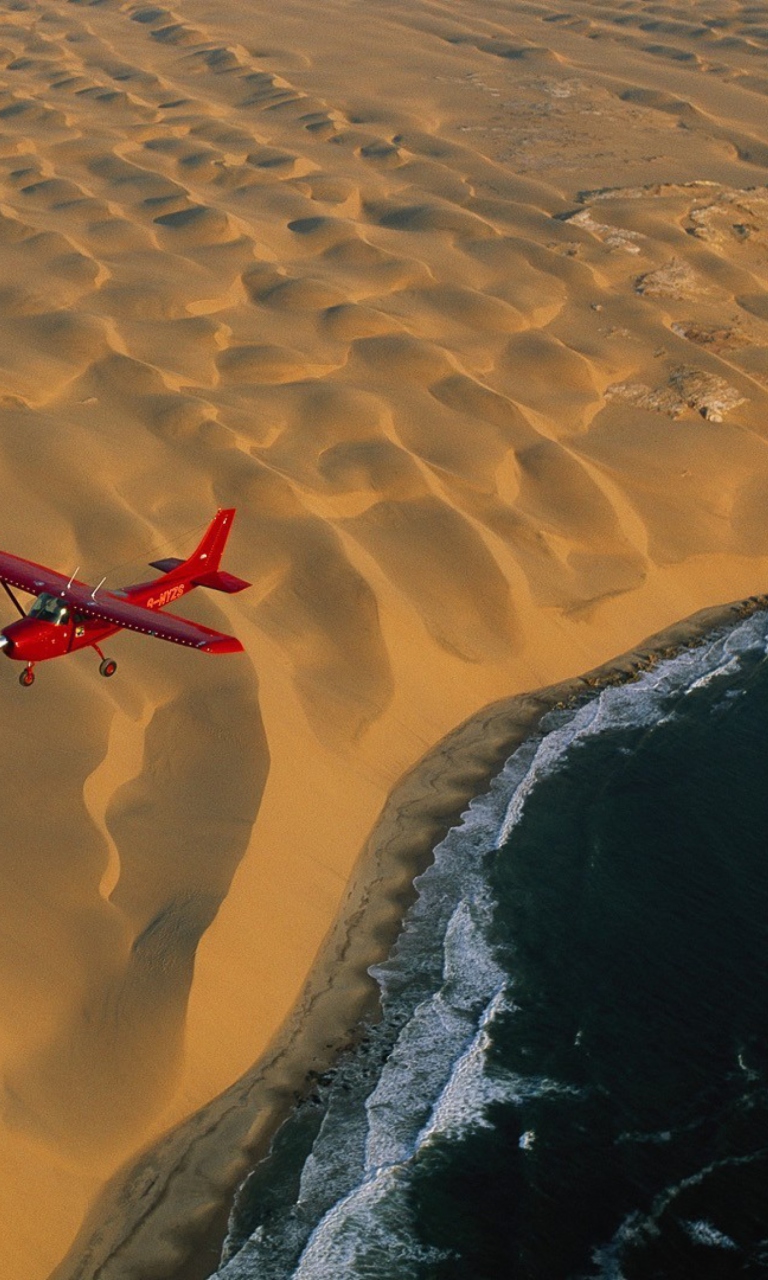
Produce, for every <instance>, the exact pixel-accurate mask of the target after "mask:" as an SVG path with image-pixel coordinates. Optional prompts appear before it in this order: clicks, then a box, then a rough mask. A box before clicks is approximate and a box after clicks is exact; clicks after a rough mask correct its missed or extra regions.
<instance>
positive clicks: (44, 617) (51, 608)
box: [27, 593, 69, 626]
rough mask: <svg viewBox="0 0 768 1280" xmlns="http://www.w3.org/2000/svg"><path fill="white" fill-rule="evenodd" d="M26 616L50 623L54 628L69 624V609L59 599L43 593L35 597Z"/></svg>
mask: <svg viewBox="0 0 768 1280" xmlns="http://www.w3.org/2000/svg"><path fill="white" fill-rule="evenodd" d="M27 616H28V617H30V618H40V619H41V621H43V622H52V623H53V624H54V625H55V626H62V625H63V623H65V622H69V607H68V606H67V605H66V604H65V602H64V601H63V600H62V599H60V597H58V596H49V595H47V594H46V593H43V595H41V596H38V597H37V599H36V601H35V603H34V604H33V605H32V608H31V609H30V611H29V613H28V615H27Z"/></svg>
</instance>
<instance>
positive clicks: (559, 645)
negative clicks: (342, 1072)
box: [0, 0, 768, 1280]
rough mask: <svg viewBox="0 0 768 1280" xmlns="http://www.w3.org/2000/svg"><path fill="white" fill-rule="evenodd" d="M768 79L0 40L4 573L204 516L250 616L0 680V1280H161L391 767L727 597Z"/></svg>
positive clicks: (393, 8)
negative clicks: (22, 562) (104, 662)
mask: <svg viewBox="0 0 768 1280" xmlns="http://www.w3.org/2000/svg"><path fill="white" fill-rule="evenodd" d="M766 46H768V8H766V7H763V6H760V5H754V4H751V5H747V4H742V3H740V2H739V0H730V2H729V0H713V2H712V3H706V0H705V2H703V3H700V4H697V5H696V6H695V7H693V9H692V7H691V6H690V5H683V4H681V3H678V4H677V5H674V4H668V5H663V4H659V5H653V6H649V5H648V4H645V3H641V2H640V0H626V2H619V0H616V2H615V3H610V2H609V3H601V4H596V3H595V4H590V3H588V2H587V0H577V2H576V3H573V4H569V3H566V4H565V5H564V6H563V7H556V6H553V5H551V4H546V3H525V4H520V5H514V6H510V5H509V4H504V5H502V4H496V3H493V2H492V0H482V2H480V0H478V3H476V4H474V5H473V6H459V5H458V4H441V3H428V2H427V0H412V2H411V3H408V4H399V3H396V2H393V3H385V2H384V0H381V2H378V0H374V2H373V3H367V4H365V5H361V4H356V3H352V2H351V0H347V2H341V0H338V2H337V0H329V3H328V4H326V5H323V6H322V7H321V8H318V7H317V6H309V5H306V4H304V3H303V2H302V0H295V2H294V3H287V4H281V5H280V6H276V5H266V4H262V3H260V0H248V3H247V4H246V3H244V2H243V0H230V3H228V4H227V5H226V6H224V5H219V6H213V5H211V4H208V3H206V2H205V0H181V3H180V4H179V5H178V6H176V8H174V9H172V10H171V9H165V8H161V7H160V6H159V5H158V6H150V5H141V4H130V3H128V4H121V3H119V2H118V0H102V2H96V3H92V4H85V3H77V2H75V0H70V2H66V0H46V3H42V2H40V3H28V2H27V0H15V2H14V3H13V4H11V5H9V6H7V7H6V9H5V10H4V12H3V14H2V16H1V17H0V67H2V74H1V75H0V337H1V339H2V341H0V511H2V520H1V521H0V525H1V526H2V527H1V529H0V534H1V536H0V545H2V546H3V547H4V548H5V549H7V550H9V551H12V552H14V553H16V554H18V555H22V556H27V557H28V558H30V559H34V560H39V561H42V562H43V563H46V564H50V565H52V566H54V567H56V568H57V569H61V570H64V569H70V570H73V569H75V567H76V566H80V576H81V577H84V578H87V579H88V580H90V581H92V582H97V581H98V580H99V578H101V576H102V575H103V574H104V573H107V575H108V578H107V583H108V585H109V586H119V585H121V584H122V583H124V582H129V581H131V580H135V579H140V578H142V577H145V576H147V569H146V562H147V561H149V560H152V559H155V558H157V557H158V556H159V555H178V554H184V553H185V552H188V551H189V550H190V549H191V548H192V546H193V545H194V543H195V541H196V540H197V537H198V536H199V531H200V526H203V525H204V524H205V523H206V522H207V521H208V519H209V518H210V517H211V515H212V514H213V511H214V510H215V509H216V507H217V506H219V505H226V506H229V505H232V506H236V507H237V509H238V515H237V520H236V522H235V526H234V531H233V535H232V538H231V542H230V547H229V549H228V553H227V559H226V567H227V568H229V569H230V570H231V571H232V572H234V573H237V574H240V575H242V576H243V577H246V578H248V579H249V580H250V581H252V582H253V583H254V586H253V589H252V590H251V591H249V592H246V593H243V594H242V595H239V596H236V597H233V598H225V597H222V596H213V595H209V596H208V597H207V599H206V600H202V599H201V600H200V601H199V602H198V600H197V598H195V599H193V601H192V602H190V604H189V613H190V615H192V614H194V616H196V617H198V618H199V619H200V620H201V621H203V622H206V623H208V624H209V625H213V626H219V627H222V628H223V629H225V630H230V629H231V630H232V631H233V632H235V633H236V634H237V635H239V636H240V638H241V639H242V640H243V643H244V644H245V647H246V654H245V655H243V656H240V657H226V658H218V659H216V660H214V659H212V658H208V657H203V656H202V655H196V654H189V653H187V652H186V651H184V650H182V649H178V648H177V647H175V646H170V645H162V644H159V643H157V644H155V643H149V642H147V641H145V640H143V639H141V638H139V637H129V636H123V637H120V638H118V639H117V640H116V641H114V642H113V644H112V645H111V646H110V651H111V653H113V655H114V657H115V658H117V659H118V661H119V664H120V670H119V673H118V676H117V677H116V678H115V679H114V680H113V681H110V682H109V683H108V684H107V683H106V682H102V681H100V680H99V678H98V674H97V670H96V667H97V663H96V661H95V660H91V659H90V658H89V657H88V656H87V655H80V656H78V657H73V658H72V659H71V660H69V661H68V662H62V663H57V664H55V665H52V666H50V667H43V668H41V669H40V670H39V673H38V680H37V683H36V685H35V687H34V689H32V690H30V691H28V692H22V691H21V690H20V689H19V686H18V684H17V683H16V679H15V676H16V674H17V669H16V667H15V666H14V665H13V664H11V663H3V664H2V670H0V677H2V678H1V679H0V713H1V714H2V722H3V734H2V738H0V761H1V763H2V776H3V779H4V787H3V799H2V812H1V819H2V820H1V821H0V875H1V877H2V881H1V882H2V895H1V897H2V904H3V905H2V908H1V910H2V931H0V977H1V978H2V981H0V1033H1V1036H2V1038H1V1039H0V1045H1V1046H2V1055H3V1074H2V1087H3V1095H2V1121H3V1126H4V1133H3V1146H4V1151H5V1153H6V1158H5V1161H4V1170H5V1172H4V1173H3V1175H2V1179H0V1205H1V1206H2V1211H3V1220H4V1223H5V1229H4V1232H3V1239H2V1241H0V1271H1V1272H2V1274H3V1276H7V1277H8V1280H17V1278H18V1280H21V1277H24V1280H44V1278H45V1277H46V1276H48V1275H49V1274H50V1273H51V1271H52V1270H53V1269H54V1268H56V1269H57V1276H58V1277H61V1278H62V1280H74V1278H75V1277H78V1278H79V1280H90V1277H91V1276H92V1275H93V1274H94V1270H95V1267H96V1265H97V1262H96V1261H95V1259H96V1258H97V1255H98V1265H99V1266H101V1267H103V1270H100V1271H99V1276H100V1278H101V1280H117V1278H118V1277H119V1278H120V1280H128V1277H129V1276H131V1277H134V1276H135V1277H137V1278H138V1277H142V1280H144V1278H145V1276H146V1275H148V1274H149V1270H150V1267H155V1268H156V1269H155V1270H154V1271H152V1274H153V1275H157V1276H158V1277H159V1276H161V1275H167V1276H169V1277H171V1276H173V1275H174V1274H175V1271H174V1268H176V1267H177V1264H178V1263H179V1261H180V1260H183V1258H184V1256H185V1254H186V1253H187V1252H188V1251H189V1249H190V1248H192V1247H193V1245H192V1244H190V1241H192V1240H194V1238H195V1236H194V1233H195V1230H197V1229H202V1227H203V1226H204V1225H205V1215H206V1214H207V1213H209V1212H211V1211H212V1210H211V1209H210V1204H211V1203H213V1201H215V1199H216V1196H217V1195H218V1196H221V1195H222V1194H223V1189H225V1188H226V1187H227V1186H228V1185H230V1184H231V1183H232V1182H233V1181H234V1180H235V1179H236V1177H237V1172H238V1170H239V1169H240V1168H242V1167H243V1165H244V1162H245V1158H246V1157H245V1155H244V1151H245V1149H246V1147H248V1146H249V1145H253V1143H254V1141H255V1140H256V1137H258V1132H259V1125H260V1124H262V1123H266V1122H265V1121H263V1119H262V1117H263V1115H266V1112H267V1110H268V1107H267V1102H266V1101H265V1099H264V1098H262V1099H261V1101H260V1102H259V1104H258V1105H256V1104H255V1103H254V1107H253V1113H252V1114H249V1115H245V1114H244V1112H245V1111H247V1108H248V1105H250V1104H248V1103H247V1101H246V1102H243V1103H242V1106H240V1104H238V1106H240V1110H239V1111H238V1112H237V1116H236V1118H235V1119H233V1118H232V1116H233V1110H232V1107H230V1108H229V1110H227V1106H225V1105H224V1104H223V1103H221V1102H219V1103H216V1102H212V1100H214V1099H215V1098H216V1097H217V1095H219V1094H220V1093H221V1092H222V1091H223V1090H227V1089H230V1087H231V1086H233V1085H235V1082H236V1081H237V1080H238V1079H239V1078H240V1077H241V1076H242V1075H243V1073H246V1072H248V1071H249V1069H251V1068H252V1066H253V1064H254V1063H255V1062H257V1061H258V1060H259V1058H260V1055H262V1054H263V1053H264V1051H265V1049H266V1048H267V1046H268V1045H269V1043H270V1041H271V1040H272V1037H273V1036H274V1035H275V1033H276V1032H277V1031H278V1029H279V1028H280V1026H281V1025H282V1024H283V1023H284V1021H285V1019H286V1017H287V1016H288V1014H289V1012H290V1010H291V1008H292V1007H293V1006H294V1004H295V1002H296V1000H297V999H298V998H299V996H300V993H301V992H302V989H303V987H304V983H305V980H306V978H307V975H308V972H309V970H310V968H311V965H312V961H313V958H314V956H315V955H316V953H317V951H318V948H319V947H320V946H321V944H322V943H323V939H324V937H325V935H326V934H327V931H328V930H329V928H330V926H331V924H332V922H333V920H334V918H335V917H336V915H337V912H338V909H339V906H340V904H341V903H342V901H343V899H344V895H345V886H346V885H347V882H348V879H349V876H350V873H351V870H352V868H353V866H354V864H355V861H356V858H357V855H358V853H359V851H360V849H361V848H362V847H363V845H364V844H365V842H366V839H367V837H368V835H369V833H370V831H371V829H372V828H373V826H374V823H375V822H376V818H377V815H378V814H379V812H380V810H381V809H382V806H383V804H384V802H385V800H386V797H387V795H388V794H389V792H390V790H391V789H392V788H393V786H394V785H395V784H396V783H397V780H398V779H399V778H400V777H401V775H402V774H403V773H404V772H405V771H406V770H408V769H409V768H411V766H413V764H414V763H415V762H416V761H417V760H418V759H419V758H420V757H422V756H423V755H424V753H425V752H428V751H429V750H430V749H431V748H433V747H434V745H435V744H436V743H437V742H438V741H439V740H440V739H441V738H442V737H443V736H444V735H445V734H447V733H448V732H449V731H450V730H451V729H452V728H453V727H454V726H455V725H457V724H458V723H459V722H460V721H462V720H463V719H465V718H466V717H467V716H471V715H473V714H474V713H476V712H477V711H478V710H479V709H480V708H482V707H483V706H484V705H485V704H487V703H489V702H491V701H493V700H494V699H498V698H501V697H505V696H507V695H510V694H514V693H517V692H520V691H523V690H526V689H534V688H537V687H539V686H541V685H544V684H551V683H553V682H555V681H558V680H563V679H565V678H567V677H569V676H572V675H573V674H574V673H576V672H578V671H581V670H585V669H587V668H589V667H592V666H595V665H596V664H598V663H601V662H603V661H605V660H606V659H607V658H608V657H610V655H611V654H614V653H617V652H621V651H622V650H625V649H628V648H630V647H631V646H632V645H634V644H636V643H637V642H638V640H640V638H641V637H642V636H644V635H646V634H648V633H649V632H651V631H654V630H657V629H659V628H661V627H663V626H666V625H668V624H669V623H670V622H671V621H673V620H674V619H676V618H679V617H681V616H683V615H685V614H688V613H690V612H692V611H693V610H696V609H699V608H702V607H704V606H707V605H711V604H715V603H717V602H718V601H720V600H725V599H732V598H735V597H740V596H748V595H750V594H753V593H756V592H761V591H763V590H764V588H765V585H766V582H767V581H768V520H766V514H765V513H766V499H768V450H767V449H766V426H765V424H766V422H768V415H767V414H766V408H767V407H768V347H767V344H768V302H767V301H766V292H765V288H766V281H767V280H768V190H767V189H766V186H765V184H766V180H767V177H768V123H766V121H767V120H768V116H767V115H766V101H767V97H766V96H767V95H768V71H767V70H766V62H765V54H766ZM202 594H203V593H202V592H201V593H199V595H200V596H202ZM11 616H12V615H11V609H10V605H8V614H7V620H8V621H10V620H11ZM418 803H419V806H421V807H420V809H419V812H420V813H421V812H422V810H423V826H424V830H425V831H426V830H429V829H430V828H429V823H430V821H431V819H430V816H429V803H428V801H427V800H426V799H425V798H424V797H423V796H422V797H420V799H419V801H418ZM438 807H439V805H438ZM198 944H199V945H198ZM348 994H349V1000H348V1002H347V1006H346V1014H343V1013H341V1012H339V1013H338V1015H337V1021H336V1022H333V1023H332V1024H329V1027H328V1031H327V1037H326V1039H327V1041H328V1043H330V1042H332V1041H333V1039H334V1037H337V1036H338V1035H340V1034H343V1033H344V1031H345V1030H346V1027H347V1024H348V1023H349V1022H350V1021H351V1020H353V1018H352V1012H351V1011H352V1010H353V1009H354V1008H356V1007H357V1006H356V1001H358V1002H359V1001H361V1000H363V999H364V993H358V992H355V991H353V992H350V993H348ZM345 1017H346V1019H347V1023H345ZM322 1040H323V1037H322V1036H320V1038H319V1040H318V1044H317V1051H318V1053H321V1052H322V1050H323V1048H324V1045H323V1043H322ZM289 1074H290V1073H289ZM278 1076H279V1072H278ZM276 1079H277V1077H276ZM287 1079H288V1077H286V1080H287ZM272 1087H273V1086H270V1088H272ZM281 1087H284V1088H287V1087H288V1086H287V1084H286V1081H285V1080H283V1082H282V1085H281V1084H280V1081H279V1080H278V1082H277V1084H274V1089H276V1090H277V1093H279V1092H280V1088H281ZM227 1096H228V1097H230V1098H231V1097H232V1096H233V1095H231V1094H230V1095H227ZM237 1096H238V1097H241V1098H242V1097H243V1096H244V1095H242V1094H238V1095H237ZM267 1101H268V1100H267ZM209 1104H211V1105H210V1106H209ZM206 1107H207V1108H208V1110H203V1111H202V1112H201V1113H200V1114H199V1115H198V1117H197V1118H196V1119H194V1120H192V1121H188V1117H190V1115H192V1113H193V1112H196V1111H197V1110H198V1109H199V1108H206ZM259 1108H261V1110H260V1109H259ZM227 1117H228V1118H227ZM179 1124H182V1128H180V1129H179V1128H176V1130H175V1132H174V1135H173V1137H172V1138H170V1139H168V1140H166V1141H165V1143H164V1145H161V1146H160V1147H158V1148H154V1149H153V1150H152V1154H151V1157H150V1164H149V1166H148V1165H147V1164H146V1161H145V1162H144V1164H143V1165H141V1166H140V1167H139V1168H140V1170H144V1172H143V1173H142V1172H139V1173H137V1172H136V1171H135V1170H134V1172H133V1173H131V1172H130V1169H131V1167H132V1161H133V1160H134V1158H135V1157H136V1155H137V1153H138V1152H139V1151H141V1150H142V1149H143V1148H145V1147H146V1144H147V1143H152V1142H154V1141H155V1140H156V1139H157V1138H158V1137H159V1135H161V1134H163V1133H164V1132H165V1131H167V1130H168V1129H169V1128H170V1127H171V1126H178V1125H179ZM217 1125H218V1128H216V1126H217ZM212 1126H213V1128H214V1130H215V1132H216V1133H217V1135H218V1137H217V1142H218V1148H217V1150H218V1152H219V1154H218V1156H217V1158H216V1159H215V1160H214V1159H213V1158H212V1157H211V1165H210V1187H209V1192H210V1194H209V1196H208V1200H207V1201H206V1203H205V1204H204V1205H202V1202H201V1199H200V1191H199V1181H198V1182H195V1181H194V1179H191V1180H190V1182H189V1184H188V1187H187V1190H186V1191H185V1190H184V1187H185V1183H184V1176H185V1174H184V1169H185V1164H184V1159H185V1157H184V1153H185V1151H187V1150H189V1147H190V1143H191V1142H192V1141H193V1139H194V1138H195V1136H196V1135H199V1134H200V1133H201V1132H209V1131H211V1128H212ZM228 1126H229V1127H228ZM148 1167H150V1168H152V1169H153V1170H154V1171H155V1173H156V1172H157V1170H158V1169H160V1170H162V1169H165V1170H166V1172H167V1171H168V1170H169V1169H171V1168H172V1169H173V1170H174V1171H175V1174H176V1175H177V1189H178V1187H180V1188H181V1190H180V1191H178V1196H179V1200H178V1204H179V1205H180V1206H182V1207H181V1208H180V1209H179V1210H178V1213H177V1217H176V1220H175V1222H174V1224H172V1225H173V1229H172V1230H171V1228H170V1227H167V1224H166V1226H163V1227H162V1228H160V1227H158V1229H157V1230H156V1231H155V1232H154V1234H153V1232H152V1230H151V1229H147V1230H146V1231H144V1234H143V1235H142V1233H141V1232H138V1233H137V1232H136V1230H135V1227H136V1224H137V1223H138V1222H140V1221H141V1222H144V1223H145V1225H146V1223H147V1222H151V1220H152V1213H153V1212H154V1210H153V1208H152V1206H153V1201H152V1190H151V1183H152V1179H148V1178H147V1177H145V1172H146V1169H147V1168H148ZM121 1168H123V1169H125V1168H127V1169H128V1170H129V1172H128V1173H125V1172H120V1173H119V1174H118V1175H117V1176H118V1180H117V1182H115V1183H114V1184H112V1189H111V1190H110V1191H109V1192H108V1193H107V1197H106V1199H101V1198H100V1196H101V1193H102V1190H103V1188H104V1185H105V1183H106V1181H107V1180H108V1179H109V1178H110V1177H112V1175H114V1174H115V1173H116V1171H117V1170H119V1169H121ZM198 1174H199V1170H198ZM198 1174H196V1175H195V1176H196V1177H197V1176H198ZM157 1176H158V1177H160V1174H158V1175H157ZM153 1177H154V1174H153ZM161 1180H162V1179H161ZM185 1197H186V1198H185ZM209 1202H210V1203H209ZM115 1205H117V1206H118V1207H117V1209H116V1208H115ZM89 1206H94V1207H93V1212H92V1215H91V1217H90V1219H89V1223H88V1226H87V1228H86V1229H85V1230H84V1231H82V1232H81V1233H80V1235H79V1236H78V1239H77V1243H75V1244H74V1245H73V1244H72V1242H73V1240H74V1238H75V1236H76V1235H77V1233H78V1230H79V1227H80V1224H81V1221H82V1219H83V1215H84V1214H85V1213H86V1211H87V1210H88V1209H89ZM105 1206H107V1207H105ZM201 1206H202V1207H201ZM148 1211H150V1212H149V1217H147V1212H148ZM121 1215H122V1217H121ZM131 1242H132V1243H131ZM70 1246H72V1247H71V1250H70ZM194 1247H196V1246H194ZM99 1249H100V1250H101V1253H100V1254H98V1250H99ZM94 1250H96V1252H94ZM68 1251H70V1252H69V1254H68V1257H67V1260H66V1262H62V1258H63V1257H64V1255H65V1254H67V1252H68ZM214 1261H215V1259H214ZM59 1264H60V1265H59ZM200 1265H201V1266H202V1263H201V1264H200ZM201 1274H204V1272H203V1271H201Z"/></svg>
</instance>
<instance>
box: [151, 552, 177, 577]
mask: <svg viewBox="0 0 768 1280" xmlns="http://www.w3.org/2000/svg"><path fill="white" fill-rule="evenodd" d="M183 563H184V561H183V560H178V559H177V558H176V556H170V557H169V558H168V559H167V560H150V562H149V567H150V569H159V570H160V572H161V573H170V572H171V569H178V567H179V565H180V564H183Z"/></svg>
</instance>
